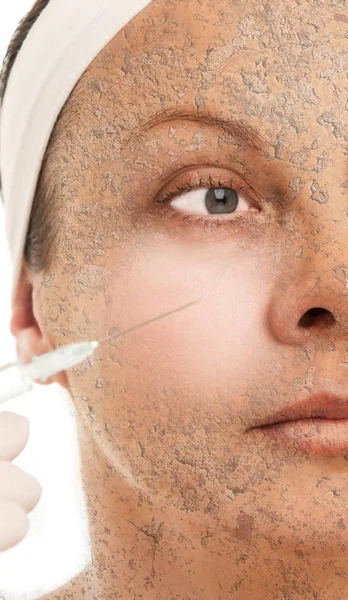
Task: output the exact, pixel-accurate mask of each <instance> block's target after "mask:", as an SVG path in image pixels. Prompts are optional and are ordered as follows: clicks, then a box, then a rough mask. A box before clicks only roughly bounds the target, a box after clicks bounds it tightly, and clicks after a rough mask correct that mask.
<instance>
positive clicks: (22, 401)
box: [0, 0, 91, 600]
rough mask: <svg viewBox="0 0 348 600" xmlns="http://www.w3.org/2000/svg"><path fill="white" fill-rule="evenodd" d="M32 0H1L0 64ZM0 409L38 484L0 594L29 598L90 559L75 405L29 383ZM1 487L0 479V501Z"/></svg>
mask: <svg viewBox="0 0 348 600" xmlns="http://www.w3.org/2000/svg"><path fill="white" fill-rule="evenodd" d="M33 3H34V0H15V2H1V4H0V62H1V63H2V61H3V59H4V57H5V54H6V50H7V46H8V44H9V42H10V39H11V37H12V35H13V33H14V31H15V29H16V27H17V25H18V23H19V21H20V20H21V19H22V18H23V17H24V15H25V14H26V13H27V12H28V10H30V8H31V7H32V5H33ZM48 59H49V57H48ZM0 206H1V208H0V277H1V287H0V365H4V364H8V363H10V362H14V361H16V360H17V356H16V343H15V339H14V338H13V337H12V335H11V333H10V320H11V310H10V296H11V276H12V266H11V262H10V256H9V250H8V246H7V242H6V237H5V225H4V211H3V205H2V203H1V205H0ZM0 385H1V381H0ZM0 411H10V412H14V413H17V414H20V415H24V416H26V417H27V418H28V419H29V422H30V436H29V441H28V443H27V445H26V447H25V448H24V450H23V451H22V452H21V454H20V455H19V456H18V458H16V459H15V460H14V461H13V464H14V465H17V467H19V468H21V469H23V470H24V471H26V472H27V473H30V474H31V475H33V476H34V477H35V478H36V479H37V480H38V481H39V482H40V484H41V487H42V489H43V492H42V496H41V499H40V501H39V503H38V505H37V506H36V507H35V509H34V510H33V511H32V512H31V513H29V515H28V517H29V520H30V529H29V532H28V534H27V536H26V538H25V539H24V540H23V541H22V542H20V543H19V544H17V546H14V547H13V548H10V549H9V550H7V551H5V552H0V600H17V599H18V600H19V599H20V600H34V599H35V598H38V597H39V596H42V595H44V594H46V593H49V592H50V591H52V590H54V589H56V588H58V587H59V586H61V585H63V584H64V583H65V582H67V581H69V580H70V579H72V578H73V577H74V576H76V575H77V574H78V573H79V572H80V571H81V570H83V569H84V568H85V567H86V566H87V565H88V564H89V562H90V560H91V556H90V547H89V538H88V529H87V521H86V517H85V512H84V508H85V505H84V498H83V494H82V486H81V480H80V457H79V449H78V444H77V436H76V422H75V411H74V407H73V404H72V401H71V398H70V395H69V394H67V392H65V391H64V390H63V388H61V387H60V386H58V385H57V384H53V385H50V386H40V385H38V384H34V389H33V391H32V392H30V393H29V394H25V395H24V396H21V397H18V398H16V399H14V400H11V401H9V402H7V403H6V404H4V405H0ZM0 435H1V430H0ZM0 459H1V457H0ZM4 493H6V490H3V489H2V488H1V485H0V500H1V497H2V494H3V495H4ZM0 527H1V512H0Z"/></svg>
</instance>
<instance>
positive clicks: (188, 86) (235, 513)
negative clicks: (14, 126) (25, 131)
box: [34, 0, 348, 560]
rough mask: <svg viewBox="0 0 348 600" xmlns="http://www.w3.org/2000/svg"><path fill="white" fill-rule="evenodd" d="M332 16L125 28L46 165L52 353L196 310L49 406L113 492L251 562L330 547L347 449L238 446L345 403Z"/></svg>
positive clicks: (133, 342)
mask: <svg viewBox="0 0 348 600" xmlns="http://www.w3.org/2000/svg"><path fill="white" fill-rule="evenodd" d="M341 12H343V11H341ZM341 12H340V11H339V10H334V9H331V8H328V9H324V8H323V4H322V3H316V2H314V1H313V2H311V1H308V2H306V1H302V2H295V3H293V2H287V3H286V6H285V7H284V3H280V2H279V3H278V2H265V3H264V4H260V3H259V2H256V1H255V2H252V3H250V2H248V3H243V2H239V1H235V2H230V1H229V0H214V2H213V3H212V2H208V1H207V2H202V1H199V0H190V1H188V0H185V2H180V1H179V0H176V1H173V0H171V1H170V0H167V1H163V0H157V1H154V2H152V3H151V4H150V5H149V6H148V7H147V8H146V9H145V10H144V11H143V12H142V13H141V14H140V15H138V16H137V17H136V18H135V19H134V20H133V21H132V22H131V23H130V24H128V25H127V26H126V27H125V28H124V29H123V30H122V31H121V32H120V33H119V34H118V35H117V36H116V37H115V38H114V40H112V41H111V42H110V44H108V46H107V47H106V48H105V49H104V50H103V51H102V52H101V53H100V54H99V56H98V57H97V58H96V59H95V60H94V62H93V63H92V65H91V67H90V68H89V70H88V73H87V76H86V77H85V85H84V86H83V88H81V89H80V92H81V94H80V96H79V98H78V100H76V114H75V118H74V119H73V121H70V122H69V123H67V124H66V126H65V127H64V129H63V134H62V135H61V137H60V139H59V143H58V144H57V148H56V150H55V154H54V156H55V159H56V160H57V173H58V176H59V177H60V178H61V189H62V193H61V198H60V199H59V202H60V203H61V206H60V209H59V215H60V219H61V227H60V235H59V240H58V242H59V252H58V253H57V257H56V264H55V268H54V269H53V272H52V274H51V277H50V279H49V280H46V281H45V282H44V285H42V282H41V281H38V282H37V289H36V293H37V292H38V291H39V290H40V291H39V294H38V296H37V297H36V294H34V297H36V300H35V302H36V307H35V306H34V308H35V310H36V312H37V314H38V315H39V314H43V315H44V325H43V326H44V329H45V331H46V333H47V335H49V336H50V338H51V339H52V340H53V342H54V344H55V345H57V346H58V345H61V344H67V343H70V342H73V341H82V340H88V339H89V340H92V339H102V338H105V337H107V336H108V335H112V334H113V333H116V332H118V331H120V330H122V329H125V328H128V327H131V326H133V325H136V324H138V323H140V322H142V321H145V320H147V319H150V318H152V317H155V316H157V315H160V314H161V313H164V312H167V311H170V310H172V309H175V308H177V307H179V306H181V305H184V304H187V303H189V302H192V301H195V300H198V301H200V302H199V303H198V304H196V305H194V306H191V307H189V308H187V309H185V310H183V311H181V312H178V313H176V314H173V315H171V316H169V317H167V318H165V319H162V320H159V321H158V322H156V323H153V324H151V325H148V326H146V327H144V328H141V329H138V330H136V331H134V332H132V333H129V334H128V335H126V336H125V337H122V338H118V339H116V340H114V341H110V342H106V343H104V344H102V345H101V346H100V347H99V348H98V350H97V351H96V352H95V354H94V355H93V357H92V358H90V359H89V361H88V362H87V361H86V362H84V363H82V364H81V365H79V366H77V367H75V368H74V369H72V370H70V371H68V372H67V373H66V377H67V382H68V385H69V386H70V387H69V390H70V392H71V394H72V396H73V398H74V402H75V404H76V407H77V410H78V413H79V415H80V417H81V416H82V415H86V418H87V420H88V422H89V427H90V431H91V434H93V436H96V437H98V443H99V444H100V447H101V448H103V451H105V454H107V455H108V457H109V459H110V460H112V461H113V462H114V464H115V466H117V468H118V469H120V468H121V469H123V470H124V472H127V473H128V475H129V477H130V479H131V480H132V481H133V483H134V486H136V487H138V488H140V489H141V490H143V491H144V492H145V493H146V494H147V495H148V497H151V498H155V497H156V498H162V499H165V500H164V501H165V503H166V504H167V505H168V506H169V505H171V506H177V507H180V508H181V509H182V510H186V511H192V512H195V511H201V513H202V514H208V515H209V514H210V515H212V516H219V519H220V522H224V519H225V520H226V523H227V522H231V519H232V520H233V522H234V526H233V528H232V532H233V533H231V535H230V538H231V539H230V542H231V544H234V543H236V540H237V541H238V540H247V539H250V536H253V535H257V536H258V540H259V544H260V545H262V544H263V545H264V546H265V551H267V548H266V547H268V548H269V550H270V551H271V545H272V544H277V545H278V546H279V544H280V545H281V544H282V542H283V541H284V539H286V540H287V544H291V543H293V545H294V546H298V545H299V544H301V540H300V538H304V539H305V543H303V545H302V546H301V552H302V553H303V554H306V552H313V548H314V547H315V548H318V549H319V548H320V547H321V545H323V546H324V545H325V546H327V544H331V545H334V546H335V548H336V549H337V552H338V551H339V550H338V549H339V547H340V545H341V544H342V543H346V542H348V538H347V533H346V531H347V529H346V527H348V521H347V518H346V508H347V504H346V495H347V493H348V486H347V476H346V473H347V468H348V463H347V460H348V427H347V426H346V427H344V426H340V427H339V428H337V427H336V429H334V427H335V426H334V425H332V426H330V425H326V426H324V425H322V426H321V428H320V426H319V425H318V424H312V425H311V426H310V425H308V424H307V428H302V429H301V430H299V431H297V430H295V429H290V431H289V434H288V435H289V437H288V438H285V437H284V435H285V428H284V426H282V428H280V429H278V430H277V431H276V432H275V430H274V429H273V430H267V429H264V428H261V427H259V426H260V425H261V424H262V423H265V422H267V421H268V422H269V421H272V420H278V421H279V420H282V419H281V418H278V419H276V418H275V415H276V413H279V412H280V411H282V410H283V409H285V408H287V407H289V406H290V405H292V404H295V403H297V402H300V401H301V400H306V399H308V398H310V396H311V394H315V393H317V392H320V391H322V390H325V391H328V392H331V393H333V394H334V395H343V394H346V397H347V391H348V390H347V354H346V352H347V331H348V303H347V296H348V291H347V289H348V287H347V285H348V284H347V256H348V236H347V217H348V202H347V141H348V137H347V124H348V112H347V105H346V101H347V79H346V67H347V38H346V30H347V18H346V17H345V16H344V15H343V14H341ZM82 92H83V93H82ZM163 111H169V114H173V112H176V113H177V114H176V116H172V117H171V119H170V120H168V119H166V117H165V116H163V117H161V118H160V119H158V121H157V122H156V124H154V123H152V126H151V127H147V128H146V131H145V132H143V133H141V134H139V130H141V129H142V128H144V126H145V124H146V123H147V122H148V121H150V120H151V119H152V118H153V117H154V116H155V115H158V114H160V113H162V112H163ZM208 115H210V117H208ZM219 119H220V123H221V121H222V120H223V121H224V122H225V123H226V125H225V128H223V127H222V125H220V124H219ZM229 121H230V122H231V123H232V122H235V123H236V124H235V127H234V129H235V133H234V132H233V127H232V125H231V124H230V125H229V126H228V122H229ZM245 127H250V128H251V127H252V128H254V129H255V130H257V133H258V135H257V136H256V135H252V134H251V133H250V132H246V130H245ZM187 186H192V188H193V189H192V190H191V191H190V190H189V189H186V187H187ZM180 190H181V191H180ZM180 194H181V195H180ZM168 196H170V197H171V199H170V198H169V199H168ZM165 198H167V199H166V200H165ZM313 309H316V310H313ZM252 428H254V429H252ZM333 434H335V435H336V438H337V437H338V436H341V437H340V440H341V448H340V449H339V450H337V449H336V450H332V449H331V450H330V448H328V445H329V444H330V443H331V440H332V439H333ZM310 439H312V441H313V440H314V441H313V444H314V445H315V447H314V448H313V447H311V444H310V442H309V440H310ZM345 454H347V456H345ZM318 521H320V529H319V530H318V527H317V525H318ZM304 528H305V529H306V534H305V535H304V533H303V531H304ZM268 535H271V537H272V540H273V541H272V542H271V541H269V538H268V537H267V536H268ZM262 536H263V537H262ZM291 540H292V541H291ZM218 543H219V542H218V540H216V544H217V545H218ZM220 543H221V541H220ZM260 547H261V546H260ZM279 548H280V546H279ZM299 560H300V558H299ZM301 560H302V559H301Z"/></svg>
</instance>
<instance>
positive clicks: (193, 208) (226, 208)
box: [156, 174, 260, 225]
mask: <svg viewBox="0 0 348 600" xmlns="http://www.w3.org/2000/svg"><path fill="white" fill-rule="evenodd" d="M193 179H196V181H192V177H191V180H189V181H184V182H183V184H182V185H177V186H175V188H174V189H173V190H170V191H169V192H167V193H165V194H164V195H163V196H162V195H160V197H159V198H157V200H156V202H158V203H160V204H162V205H166V206H168V209H167V210H165V211H163V213H162V214H163V215H164V216H167V217H169V218H170V219H181V220H183V221H187V220H190V221H191V222H194V223H203V224H205V223H206V222H207V221H209V222H210V223H211V222H213V223H214V225H223V224H231V222H234V221H236V220H237V219H238V220H239V221H240V220H241V219H244V220H246V219H250V213H255V212H260V209H259V207H258V206H257V203H256V201H255V200H251V199H250V198H249V193H250V192H251V191H252V190H251V187H250V186H249V185H247V184H246V183H245V182H244V183H243V182H238V183H237V181H236V180H237V177H232V178H231V177H230V178H229V179H228V180H226V177H225V178H223V177H221V176H220V177H218V178H217V177H214V176H212V175H211V174H208V175H204V176H201V175H199V176H198V178H197V176H196V178H194V177H193Z"/></svg>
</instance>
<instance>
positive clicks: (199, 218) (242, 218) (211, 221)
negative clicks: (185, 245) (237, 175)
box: [156, 175, 256, 226]
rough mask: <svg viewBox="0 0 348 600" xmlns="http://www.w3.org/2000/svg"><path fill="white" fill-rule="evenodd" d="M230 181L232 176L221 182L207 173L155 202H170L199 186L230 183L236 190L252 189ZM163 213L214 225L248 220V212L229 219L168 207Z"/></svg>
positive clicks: (216, 185)
mask: <svg viewBox="0 0 348 600" xmlns="http://www.w3.org/2000/svg"><path fill="white" fill-rule="evenodd" d="M232 183H233V178H232V179H231V180H230V181H229V182H227V183H226V182H225V183H222V181H221V179H220V178H219V180H218V181H216V180H215V179H214V177H211V175H209V177H208V178H206V177H200V178H199V182H198V184H197V183H195V184H194V185H191V184H190V183H184V185H182V186H177V187H176V188H175V191H171V192H168V193H167V194H165V195H164V196H162V197H161V198H159V199H157V200H156V202H158V203H159V204H166V205H168V204H169V203H170V200H172V199H173V198H178V197H180V196H182V195H183V194H184V193H185V192H190V191H192V190H197V189H200V188H207V187H211V188H215V187H216V188H227V187H228V186H229V185H230V186H231V189H234V190H235V191H237V192H242V191H247V192H250V191H253V190H252V188H251V187H250V186H249V185H238V186H236V185H235V186H232ZM178 192H179V193H178ZM250 203H251V204H252V205H253V207H255V204H256V203H255V202H253V201H252V200H250ZM163 214H164V215H165V216H168V217H169V218H170V219H173V218H175V217H177V218H180V220H182V221H187V220H190V221H191V222H192V221H193V222H194V223H202V224H203V225H206V224H207V222H208V221H209V224H213V225H215V226H221V225H225V226H226V225H229V226H231V225H233V224H234V223H235V221H237V220H238V221H244V222H246V221H249V220H250V213H248V216H245V215H243V214H239V213H233V214H234V216H233V217H231V218H230V219H221V218H220V219H219V218H213V217H212V216H209V217H207V216H196V215H189V214H183V213H180V212H179V211H178V210H176V209H174V208H169V209H168V210H167V211H165V212H163Z"/></svg>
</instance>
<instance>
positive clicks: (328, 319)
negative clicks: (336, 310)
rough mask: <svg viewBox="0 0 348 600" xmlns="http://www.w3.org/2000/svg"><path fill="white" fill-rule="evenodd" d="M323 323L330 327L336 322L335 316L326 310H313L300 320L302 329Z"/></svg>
mask: <svg viewBox="0 0 348 600" xmlns="http://www.w3.org/2000/svg"><path fill="white" fill-rule="evenodd" d="M318 322H322V323H324V325H327V326H330V325H333V323H334V322H335V319H334V316H333V315H332V313H331V312H330V311H328V310H326V308H320V307H316V308H311V309H310V310H307V312H306V313H305V314H304V315H303V317H301V319H300V320H299V326H300V327H312V326H313V325H314V324H315V323H318Z"/></svg>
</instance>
